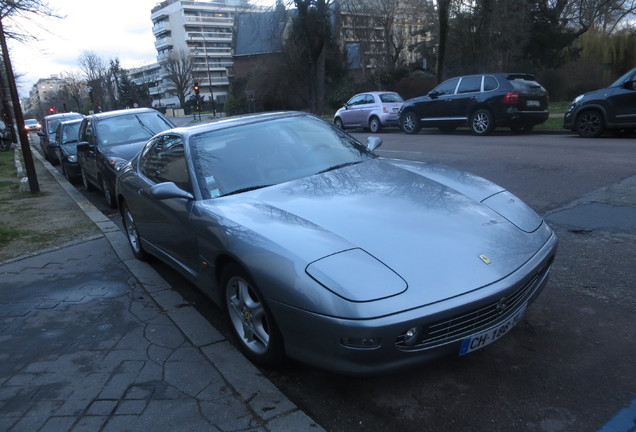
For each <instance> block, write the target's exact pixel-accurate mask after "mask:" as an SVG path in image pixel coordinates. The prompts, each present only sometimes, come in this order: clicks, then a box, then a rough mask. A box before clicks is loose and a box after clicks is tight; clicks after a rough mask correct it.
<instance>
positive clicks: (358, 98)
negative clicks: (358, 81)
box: [341, 94, 366, 127]
mask: <svg viewBox="0 0 636 432" xmlns="http://www.w3.org/2000/svg"><path fill="white" fill-rule="evenodd" d="M365 97H366V95H364V94H359V95H355V96H354V97H352V98H351V99H349V101H348V102H347V103H346V107H347V109H346V110H344V111H343V112H342V115H341V118H342V123H343V124H344V125H345V127H355V126H360V124H361V123H362V114H361V113H360V108H361V106H362V105H363V104H364V101H365Z"/></svg>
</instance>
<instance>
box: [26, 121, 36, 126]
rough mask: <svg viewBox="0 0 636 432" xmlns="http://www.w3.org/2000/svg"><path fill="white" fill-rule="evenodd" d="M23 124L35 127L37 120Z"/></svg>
mask: <svg viewBox="0 0 636 432" xmlns="http://www.w3.org/2000/svg"><path fill="white" fill-rule="evenodd" d="M24 124H25V125H28V126H37V124H38V121H37V120H25V121H24Z"/></svg>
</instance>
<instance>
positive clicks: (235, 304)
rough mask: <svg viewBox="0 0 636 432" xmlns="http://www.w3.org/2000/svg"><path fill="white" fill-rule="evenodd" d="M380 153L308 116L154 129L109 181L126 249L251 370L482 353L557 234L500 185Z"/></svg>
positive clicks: (505, 324) (547, 257) (519, 314)
mask: <svg viewBox="0 0 636 432" xmlns="http://www.w3.org/2000/svg"><path fill="white" fill-rule="evenodd" d="M380 144H381V140H380V138H378V137H370V138H369V139H368V143H367V145H366V146H364V145H362V144H360V143H359V142H358V141H356V140H355V139H354V138H352V137H351V136H349V135H348V134H346V133H345V132H343V131H341V130H339V129H337V128H335V127H333V126H331V125H329V124H327V123H326V122H324V121H323V120H321V119H319V118H317V117H314V116H312V115H309V114H306V113H266V114H255V115H249V116H243V117H234V118H227V119H223V120H220V121H217V122H213V123H208V124H205V125H200V126H193V127H191V128H178V129H172V130H168V131H166V132H163V133H160V134H158V135H157V136H155V137H153V138H152V139H151V140H150V141H149V142H148V143H147V144H146V146H145V147H144V148H143V150H142V151H141V152H140V153H139V154H138V155H137V156H135V157H134V158H133V159H132V160H131V162H130V163H129V164H128V165H126V166H125V167H124V168H123V169H122V171H121V172H120V173H119V175H118V177H117V201H118V204H119V207H120V210H121V215H122V220H123V223H124V226H125V231H126V233H127V236H128V240H129V242H130V244H131V247H132V250H133V253H134V254H135V256H136V257H137V258H140V259H143V258H145V257H146V256H147V254H152V255H154V256H156V257H159V258H160V259H161V260H163V261H165V262H166V263H168V264H170V265H171V266H173V267H174V268H175V269H177V270H179V271H180V272H182V273H183V274H184V275H185V276H187V277H188V278H190V279H191V280H192V281H193V282H194V283H195V284H196V285H197V286H198V287H199V288H200V289H201V290H202V291H204V292H205V293H207V294H208V295H210V296H211V298H212V299H214V300H215V301H216V302H217V303H218V304H219V305H220V306H221V307H222V308H224V309H225V310H226V311H227V314H228V317H229V321H230V322H231V328H232V330H233V332H234V334H235V337H236V340H237V342H238V346H239V348H240V349H241V350H242V351H243V352H244V353H245V354H246V355H247V356H248V357H249V358H250V359H251V360H253V361H254V362H256V363H260V364H265V365H271V364H276V363H277V362H279V361H280V360H281V359H282V358H283V357H284V356H285V355H286V356H289V357H291V358H295V359H298V360H300V361H303V362H306V363H309V364H312V365H315V366H318V367H321V368H326V369H329V370H333V371H337V372H341V373H346V374H370V373H377V372H382V371H389V370H394V369H397V368H401V367H404V366H407V365H412V364H416V363H420V362H422V361H425V360H428V359H430V358H432V357H434V356H438V355H441V354H447V353H452V354H455V355H461V354H467V353H470V352H472V351H474V350H477V349H479V348H482V347H484V346H486V345H488V344H490V343H492V342H494V341H495V340H497V339H499V338H500V337H502V336H503V335H504V334H506V333H507V332H508V331H510V330H511V329H512V328H513V327H514V326H515V324H517V323H518V322H519V321H520V320H521V319H522V318H523V315H524V312H525V311H526V308H527V307H528V305H529V304H530V303H531V302H532V301H533V300H534V299H535V298H536V297H537V295H538V294H539V293H540V292H541V290H542V289H543V288H544V286H545V285H546V282H547V280H548V275H549V273H550V267H551V265H552V260H553V258H554V255H555V251H556V246H557V238H556V235H555V234H554V232H553V231H552V229H551V228H550V227H549V226H548V225H547V224H546V222H545V221H544V220H543V219H542V218H541V217H539V216H538V215H537V214H536V213H535V212H534V211H532V210H531V209H530V208H529V207H528V206H527V205H525V204H524V203H523V202H522V201H520V200H519V199H518V198H516V197H515V196H514V195H513V194H511V193H510V192H508V191H506V190H505V189H504V188H502V187H500V186H497V185H495V184H493V183H491V182H489V181H487V180H485V179H483V178H480V177H477V176H474V175H472V174H468V173H466V172H462V171H458V170H456V169H453V168H449V167H445V166H439V165H435V164H428V163H419V162H412V161H404V160H392V159H383V158H380V157H378V156H377V155H376V154H374V152H373V150H374V149H375V148H377V146H378V145H380Z"/></svg>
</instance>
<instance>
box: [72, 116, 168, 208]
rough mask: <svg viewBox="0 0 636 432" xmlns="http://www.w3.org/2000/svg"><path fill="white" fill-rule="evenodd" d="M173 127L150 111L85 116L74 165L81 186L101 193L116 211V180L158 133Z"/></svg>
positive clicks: (164, 118)
mask: <svg viewBox="0 0 636 432" xmlns="http://www.w3.org/2000/svg"><path fill="white" fill-rule="evenodd" d="M173 127H174V124H172V122H171V121H170V120H168V119H167V118H166V117H164V116H163V114H161V113H160V112H158V111H155V110H153V109H151V108H136V109H127V110H117V111H108V112H103V113H99V114H92V115H89V116H86V117H84V119H83V120H82V124H81V125H80V129H79V142H78V144H77V162H78V164H79V167H80V173H81V176H82V183H83V184H84V188H85V189H86V190H88V191H90V190H93V189H94V188H95V186H96V187H98V188H99V189H101V190H102V192H103V193H104V198H105V200H106V204H108V206H109V207H111V208H115V207H116V206H117V203H116V202H115V178H116V176H117V172H118V171H119V170H120V169H121V168H122V167H123V166H124V165H126V164H127V163H128V161H129V160H130V159H132V158H133V156H135V155H136V154H137V153H138V152H139V151H140V150H141V149H142V147H143V146H144V144H146V142H147V141H148V140H150V138H152V137H153V136H154V135H155V134H158V133H159V132H163V131H165V130H168V129H171V128H173Z"/></svg>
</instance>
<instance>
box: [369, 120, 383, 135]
mask: <svg viewBox="0 0 636 432" xmlns="http://www.w3.org/2000/svg"><path fill="white" fill-rule="evenodd" d="M369 130H370V131H371V133H380V132H382V123H380V119H379V118H377V117H371V120H369Z"/></svg>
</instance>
